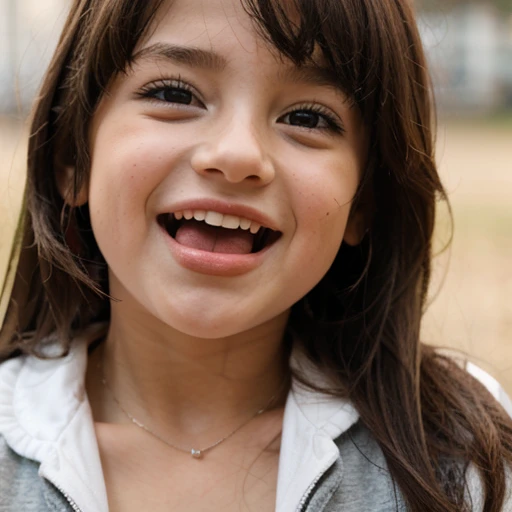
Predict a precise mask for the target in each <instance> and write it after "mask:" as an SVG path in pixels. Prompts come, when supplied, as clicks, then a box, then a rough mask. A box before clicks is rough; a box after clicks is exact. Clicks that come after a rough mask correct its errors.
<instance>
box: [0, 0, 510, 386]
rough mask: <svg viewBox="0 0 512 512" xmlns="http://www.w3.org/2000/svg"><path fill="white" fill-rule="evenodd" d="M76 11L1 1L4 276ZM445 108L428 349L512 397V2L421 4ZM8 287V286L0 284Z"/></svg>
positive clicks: (0, 270) (56, 1)
mask: <svg viewBox="0 0 512 512" xmlns="http://www.w3.org/2000/svg"><path fill="white" fill-rule="evenodd" d="M68 4H69V0H44V1H43V2H42V1H40V0H0V52H1V59H0V276H2V275H4V273H5V269H6V266H7V262H8V254H9V251H8V250H6V248H8V247H9V246H10V244H11V242H12V236H13V229H14V226H15V223H16V219H17V215H18V212H19V208H20V199H21V193H22V190H23V184H24V178H25V174H24V159H25V151H26V126H25V122H26V117H27V115H28V112H29V110H30V105H31V102H32V101H33V99H34V97H35V95H36V94H37V88H38V85H39V83H40V80H41V76H42V73H43V72H44V69H45V67H46V65H47V63H48V61H49V59H50V57H51V53H52V51H53V48H54V46H55V44H56V40H57V37H58V34H59V31H60V28H61V26H62V23H63V21H64V17H65V14H66V8H67V5H68ZM416 6H417V11H418V21H419V25H420V30H421V34H422V38H423V41H424V44H425V48H426V51H427V54H428V58H429V61H430V66H431V73H432V77H433V81H434V85H435V94H436V100H437V104H438V115H439V130H438V148H437V160H438V163H439V167H440V172H441V175H442V177H443V180H444V183H445V186H446V188H447V190H448V192H449V196H450V200H451V204H452V207H453V216H454V223H455V230H454V236H453V241H452V244H451V248H450V249H449V250H445V251H442V249H443V247H444V246H445V245H446V242H447V241H448V239H449V236H450V221H449V213H448V209H447V208H446V207H445V206H442V207H441V208H440V212H439V220H438V229H437V234H436V252H438V253H439V255H438V256H437V257H436V260H435V269H434V279H433V283H432V292H431V296H432V297H431V305H430V307H429V309H428V311H427V313H426V316H425V322H424V331H423V338H424V340H425V341H427V342H429V343H433V344H435V345H440V346H444V347H451V348H455V349H457V350H461V351H463V352H464V353H466V354H468V356H469V358H470V359H471V360H472V361H474V362H475V363H476V364H478V365H480V366H481V367H482V368H484V369H485V370H486V371H488V372H489V373H491V374H492V375H493V376H494V377H496V378H497V379H498V380H499V381H500V382H501V383H502V384H503V385H504V387H505V388H506V389H507V391H508V392H509V394H511V395H512V0H474V1H470V0H463V1H457V0H442V1H440V0H417V1H416ZM0 283H1V280H0Z"/></svg>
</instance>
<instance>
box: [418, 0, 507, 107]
mask: <svg viewBox="0 0 512 512" xmlns="http://www.w3.org/2000/svg"><path fill="white" fill-rule="evenodd" d="M419 24H420V30H421V33H422V38H423V41H424V43H425V47H426V50H427V54H428V57H429V61H430V66H431V72H432V76H433V79H434V84H435V88H436V99H437V102H438V105H439V107H440V109H441V111H444V112H457V113H460V112H462V111H464V112H468V113H470V114H474V113H485V112H488V111H492V110H497V109H499V108H501V107H504V106H507V107H509V108H510V107H512V15H511V16H510V17H507V16H503V14H502V13H500V11H498V10H497V9H496V8H494V7H493V6H492V5H490V4H489V3H481V4H480V3H467V4H465V5H458V6H456V7H454V8H453V9H451V10H450V11H448V12H446V11H442V12H441V11H430V12H428V13H427V12H424V13H421V14H420V16H419Z"/></svg>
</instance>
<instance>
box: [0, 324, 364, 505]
mask: <svg viewBox="0 0 512 512" xmlns="http://www.w3.org/2000/svg"><path fill="white" fill-rule="evenodd" d="M104 331H105V325H96V326H92V328H91V329H89V330H87V331H86V332H84V333H83V335H81V336H80V337H79V338H77V339H76V340H74V341H73V343H72V347H71V349H70V352H69V353H68V354H67V355H66V356H64V357H62V358H59V359H37V358H35V357H32V356H21V357H17V358H15V359H11V360H9V361H6V362H5V363H3V364H2V365H0V434H1V435H3V437H4V438H5V440H6V442H7V444H8V445H9V446H10V447H11V449H12V450H14V451H15V452H16V453H18V454H19V455H21V456H22V457H25V458H28V459H31V460H34V461H37V462H39V463H41V466H40V470H39V473H40V475H41V476H43V477H44V478H46V479H48V480H49V481H50V482H52V483H53V484H54V485H55V487H57V488H58V489H59V490H60V491H61V492H62V493H63V494H64V495H66V497H67V498H68V499H69V500H70V501H72V502H74V504H75V505H76V506H77V507H78V508H79V509H80V510H81V511H82V512H107V511H108V502H107V493H106V488H105V482H104V479H103V473H102V467H101V461H100V456H99V450H98V445H97V441H96V437H95V430H94V421H93V418H92V413H91V409H90V406H89V402H88V400H87V395H86V392H85V383H84V381H85V371H86V367H87V347H88V344H89V341H90V340H91V339H97V338H98V337H99V336H100V335H101V334H102V333H103V332H104ZM298 359H300V358H299V356H298V355H297V354H295V355H294V357H293V358H292V362H295V363H296V361H297V360H298ZM295 363H294V364H295ZM309 374H310V373H308V375H309ZM311 375H314V376H315V374H314V371H313V370H311ZM314 378H315V380H316V382H317V383H318V382H319V380H321V377H320V376H318V375H316V376H315V377H314ZM357 420H358V414H357V412H356V411H355V409H354V408H353V407H352V406H351V405H350V403H348V402H347V401H344V400H341V399H337V398H332V397H329V396H326V395H322V394H319V393H316V392H313V391H310V390H307V389H305V388H304V387H303V386H302V385H300V384H299V383H297V382H294V383H293V385H292V389H291V391H290V393H289V395H288V398H287V401H286V407H285V413H284V422H283V433H282V443H281V453H280V459H279V473H278V486H277V502H276V511H277V512H289V511H295V510H297V509H298V508H299V507H300V503H301V501H302V500H304V499H305V498H306V497H307V495H308V493H309V490H310V489H312V488H313V487H314V485H315V483H316V482H317V481H318V480H319V478H320V477H321V476H322V474H323V473H324V472H325V471H326V470H327V469H328V468H329V467H331V466H332V465H333V464H334V463H335V461H336V460H337V459H338V457H339V450H338V448H337V446H336V444H335V443H334V439H336V438H337V437H338V436H340V435H341V434H342V433H343V432H345V431H346V430H348V429H349V428H350V427H351V426H352V425H353V424H354V423H355V422H356V421H357Z"/></svg>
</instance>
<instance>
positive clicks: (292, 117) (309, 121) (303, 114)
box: [288, 110, 320, 128]
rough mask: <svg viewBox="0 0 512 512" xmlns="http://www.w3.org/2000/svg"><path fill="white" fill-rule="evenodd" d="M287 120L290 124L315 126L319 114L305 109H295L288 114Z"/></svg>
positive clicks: (305, 126)
mask: <svg viewBox="0 0 512 512" xmlns="http://www.w3.org/2000/svg"><path fill="white" fill-rule="evenodd" d="M288 121H289V123H290V124H291V125H292V126H302V127H304V128H316V127H317V126H318V124H319V123H320V114H317V113H316V112H308V111H307V110H296V111H295V112H291V113H290V114H288Z"/></svg>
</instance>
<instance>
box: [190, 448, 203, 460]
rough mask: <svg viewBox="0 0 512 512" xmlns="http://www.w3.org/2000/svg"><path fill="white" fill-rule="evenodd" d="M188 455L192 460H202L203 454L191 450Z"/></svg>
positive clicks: (199, 451)
mask: <svg viewBox="0 0 512 512" xmlns="http://www.w3.org/2000/svg"><path fill="white" fill-rule="evenodd" d="M190 455H192V457H193V458H194V459H202V458H203V454H202V452H201V450H194V448H192V450H190Z"/></svg>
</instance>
